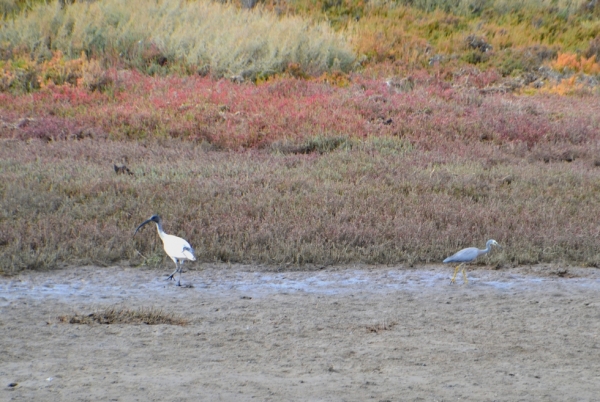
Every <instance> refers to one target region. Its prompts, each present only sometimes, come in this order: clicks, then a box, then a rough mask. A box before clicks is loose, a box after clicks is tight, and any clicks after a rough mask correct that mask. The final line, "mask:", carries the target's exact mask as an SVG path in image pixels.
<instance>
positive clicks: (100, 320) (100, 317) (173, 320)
mask: <svg viewBox="0 0 600 402" xmlns="http://www.w3.org/2000/svg"><path fill="white" fill-rule="evenodd" d="M58 320H59V321H60V322H62V323H65V324H88V325H89V324H132V325H141V324H145V325H160V324H163V325H187V324H188V322H189V321H188V320H187V319H185V318H183V317H179V316H178V315H176V314H173V313H165V312H164V311H163V310H161V309H156V308H141V309H137V310H133V309H128V308H122V307H109V308H107V309H104V310H99V311H96V312H94V313H91V314H73V315H62V316H59V317H58Z"/></svg>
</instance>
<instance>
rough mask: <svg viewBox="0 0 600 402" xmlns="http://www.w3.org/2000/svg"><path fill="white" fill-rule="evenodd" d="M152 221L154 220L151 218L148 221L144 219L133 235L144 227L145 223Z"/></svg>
mask: <svg viewBox="0 0 600 402" xmlns="http://www.w3.org/2000/svg"><path fill="white" fill-rule="evenodd" d="M150 222H152V220H151V219H148V220H147V221H144V222H143V223H142V224H141V225H140V226H138V227H137V229H136V230H135V232H134V233H133V235H134V236H135V235H136V234H137V232H138V230H140V229H141V228H142V226H144V225H145V224H147V223H150Z"/></svg>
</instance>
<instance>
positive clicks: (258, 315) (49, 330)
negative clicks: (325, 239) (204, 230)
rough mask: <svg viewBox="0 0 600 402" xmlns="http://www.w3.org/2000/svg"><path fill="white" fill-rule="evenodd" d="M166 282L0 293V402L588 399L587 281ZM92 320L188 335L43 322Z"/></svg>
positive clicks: (270, 272) (242, 276) (350, 275)
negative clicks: (121, 310)
mask: <svg viewBox="0 0 600 402" xmlns="http://www.w3.org/2000/svg"><path fill="white" fill-rule="evenodd" d="M170 269H171V266H168V267H165V270H164V271H162V270H144V269H140V268H121V267H112V268H97V267H84V268H77V269H68V270H61V271H55V272H28V273H23V274H21V275H19V276H17V277H10V278H0V400H6V401H13V400H14V401H54V400H65V401H66V400H68V401H80V400H90V401H100V400H103V401H108V400H114V401H130V400H131V401H134V400H139V401H147V400H152V401H167V400H169V401H179V400H205V401H246V400H255V401H256V400H259V401H367V400H369V401H370V400H374V401H454V400H469V401H594V400H596V401H598V400H600V270H597V269H594V268H569V269H568V270H567V271H566V272H565V270H561V269H558V268H556V267H551V266H537V267H519V268H511V269H502V270H497V271H494V270H489V269H485V267H480V268H476V269H471V270H470V271H469V278H470V283H469V284H468V285H466V286H463V285H462V279H461V278H459V280H458V281H457V282H458V283H457V284H455V285H450V284H449V278H450V274H451V271H452V268H451V267H442V266H441V265H440V266H427V267H420V268H418V269H407V268H404V267H367V266H345V267H333V268H332V267H330V268H326V269H322V270H312V271H294V272H277V271H276V270H274V269H273V268H272V267H271V268H264V267H250V266H230V265H211V264H205V265H202V264H196V265H194V266H192V271H188V272H185V273H184V275H183V280H182V282H183V284H191V285H193V287H190V288H178V287H176V286H174V285H173V283H172V282H167V281H165V275H164V274H167V273H169V272H170ZM107 307H127V308H140V307H158V308H162V309H163V311H165V312H170V313H177V314H180V315H181V316H183V317H185V318H187V319H189V320H190V323H189V324H188V325H186V326H174V325H125V324H123V325H121V324H119V325H115V324H112V325H101V324H95V325H76V324H66V323H61V322H59V320H58V319H57V317H58V316H61V315H65V314H75V313H79V314H82V313H83V314H88V313H91V312H94V311H97V310H100V309H104V308H107Z"/></svg>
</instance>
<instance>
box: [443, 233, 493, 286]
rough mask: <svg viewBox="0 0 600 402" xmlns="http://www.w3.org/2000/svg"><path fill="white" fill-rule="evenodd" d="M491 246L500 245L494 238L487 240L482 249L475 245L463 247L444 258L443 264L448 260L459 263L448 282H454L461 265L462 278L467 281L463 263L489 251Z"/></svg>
mask: <svg viewBox="0 0 600 402" xmlns="http://www.w3.org/2000/svg"><path fill="white" fill-rule="evenodd" d="M492 246H498V247H500V245H499V244H498V242H496V240H488V241H487V243H486V244H485V248H484V249H483V250H480V249H478V248H477V247H468V248H463V249H462V250H460V251H459V252H457V253H456V254H454V255H452V256H450V257H448V258H446V259H445V260H444V264H447V263H449V262H459V263H460V264H459V265H458V266H457V267H456V268H455V269H454V275H453V276H452V279H451V280H450V283H454V280H455V279H456V274H457V273H458V270H459V269H460V267H461V266H462V267H463V270H462V273H463V278H464V280H465V283H469V280H468V279H467V273H466V272H465V268H464V265H465V264H466V263H469V262H471V261H473V260H475V258H477V257H479V256H480V255H482V254H486V253H489V251H490V250H491V249H492ZM500 248H502V247H500Z"/></svg>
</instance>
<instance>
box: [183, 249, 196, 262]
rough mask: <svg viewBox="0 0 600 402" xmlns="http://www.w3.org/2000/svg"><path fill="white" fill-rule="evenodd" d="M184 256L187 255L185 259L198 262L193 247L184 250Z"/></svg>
mask: <svg viewBox="0 0 600 402" xmlns="http://www.w3.org/2000/svg"><path fill="white" fill-rule="evenodd" d="M183 255H185V257H186V258H187V259H188V260H190V261H196V257H195V256H194V249H193V248H192V247H191V246H190V247H184V248H183Z"/></svg>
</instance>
